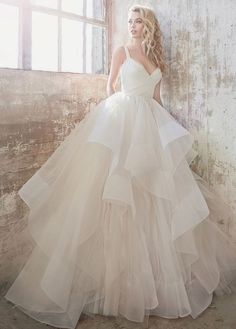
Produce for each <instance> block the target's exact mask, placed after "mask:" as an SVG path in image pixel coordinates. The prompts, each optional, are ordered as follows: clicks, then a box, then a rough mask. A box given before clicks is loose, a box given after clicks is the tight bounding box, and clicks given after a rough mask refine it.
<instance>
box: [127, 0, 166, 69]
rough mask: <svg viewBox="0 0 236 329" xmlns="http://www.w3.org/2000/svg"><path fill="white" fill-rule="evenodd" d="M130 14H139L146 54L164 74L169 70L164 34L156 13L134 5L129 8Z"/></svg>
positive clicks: (147, 8)
mask: <svg viewBox="0 0 236 329" xmlns="http://www.w3.org/2000/svg"><path fill="white" fill-rule="evenodd" d="M130 12H138V13H139V14H140V16H141V18H142V20H143V24H144V28H143V43H144V46H145V54H146V55H147V57H148V58H149V59H150V61H151V62H152V63H153V64H154V65H156V66H158V67H159V68H160V69H161V71H162V72H164V71H165V70H166V69H167V68H168V64H167V63H166V61H165V53H164V49H163V46H162V43H163V34H162V32H161V29H160V24H159V22H158V20H157V18H156V16H155V13H154V11H153V10H152V9H151V8H149V7H146V6H143V5H133V6H131V7H130V8H129V13H130Z"/></svg>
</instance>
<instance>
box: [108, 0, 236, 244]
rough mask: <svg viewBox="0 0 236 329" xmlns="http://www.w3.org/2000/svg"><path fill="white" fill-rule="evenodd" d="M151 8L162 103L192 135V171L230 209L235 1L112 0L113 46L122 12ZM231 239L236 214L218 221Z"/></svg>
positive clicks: (235, 189)
mask: <svg viewBox="0 0 236 329" xmlns="http://www.w3.org/2000/svg"><path fill="white" fill-rule="evenodd" d="M133 3H140V4H144V5H145V4H146V5H149V6H151V7H152V8H153V9H154V10H155V12H156V15H157V17H158V20H159V22H160V25H161V29H162V32H163V35H164V47H165V50H166V57H167V63H168V64H169V69H168V72H166V74H165V75H164V77H163V80H162V81H163V82H162V98H163V101H164V107H165V108H166V109H167V110H168V111H170V113H171V114H172V115H173V116H174V117H175V118H176V119H177V120H178V121H179V122H180V123H181V124H182V125H183V126H185V127H186V128H187V129H188V130H189V131H191V133H192V134H193V135H194V137H195V144H194V147H195V149H196V150H197V151H198V153H199V156H198V157H197V159H196V161H195V162H194V164H193V169H194V170H195V171H196V172H197V173H198V174H200V175H201V176H202V177H203V178H204V179H205V180H207V181H208V182H209V184H210V185H211V186H212V187H213V188H214V189H215V190H216V191H217V192H218V193H219V194H220V195H221V196H222V198H224V199H225V200H226V201H227V202H228V203H229V205H230V207H232V209H233V210H234V211H236V56H235V54H236V20H235V17H236V2H235V1H234V0H222V1H215V0H198V1H196V0H158V1H156V0H155V1H154V0H150V1H148V0H147V1H139V0H136V1H123V2H122V3H121V2H119V4H118V3H116V2H115V3H114V5H113V10H114V12H115V15H114V17H115V20H116V22H115V28H114V32H115V37H114V44H113V47H116V46H118V45H122V44H124V43H125V42H127V41H128V37H127V15H126V13H127V10H128V8H129V7H130V5H132V4H133ZM222 225H223V227H222V228H224V229H225V230H226V232H228V234H230V235H232V236H233V238H234V240H235V241H236V218H229V219H226V220H225V221H224V222H223V224H222Z"/></svg>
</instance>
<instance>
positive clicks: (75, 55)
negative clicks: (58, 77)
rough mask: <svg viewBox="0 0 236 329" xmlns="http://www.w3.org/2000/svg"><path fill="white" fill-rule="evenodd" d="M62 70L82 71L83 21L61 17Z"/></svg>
mask: <svg viewBox="0 0 236 329" xmlns="http://www.w3.org/2000/svg"><path fill="white" fill-rule="evenodd" d="M62 70H63V71H67V72H83V23H82V22H77V21H74V20H70V19H66V18H63V19H62Z"/></svg>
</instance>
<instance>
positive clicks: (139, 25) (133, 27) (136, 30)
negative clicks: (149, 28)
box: [128, 11, 144, 38]
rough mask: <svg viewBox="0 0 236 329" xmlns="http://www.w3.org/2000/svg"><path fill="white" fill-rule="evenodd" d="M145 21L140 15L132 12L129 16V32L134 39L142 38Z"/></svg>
mask: <svg viewBox="0 0 236 329" xmlns="http://www.w3.org/2000/svg"><path fill="white" fill-rule="evenodd" d="M143 28H144V24H143V20H142V18H141V16H140V13H138V12H136V11H131V13H130V14H129V16H128V31H129V34H130V36H131V37H132V38H141V37H142V34H143Z"/></svg>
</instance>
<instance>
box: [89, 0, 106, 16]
mask: <svg viewBox="0 0 236 329" xmlns="http://www.w3.org/2000/svg"><path fill="white" fill-rule="evenodd" d="M86 6H87V8H86V15H87V17H91V18H96V19H100V20H104V18H105V8H104V0H86Z"/></svg>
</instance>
